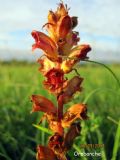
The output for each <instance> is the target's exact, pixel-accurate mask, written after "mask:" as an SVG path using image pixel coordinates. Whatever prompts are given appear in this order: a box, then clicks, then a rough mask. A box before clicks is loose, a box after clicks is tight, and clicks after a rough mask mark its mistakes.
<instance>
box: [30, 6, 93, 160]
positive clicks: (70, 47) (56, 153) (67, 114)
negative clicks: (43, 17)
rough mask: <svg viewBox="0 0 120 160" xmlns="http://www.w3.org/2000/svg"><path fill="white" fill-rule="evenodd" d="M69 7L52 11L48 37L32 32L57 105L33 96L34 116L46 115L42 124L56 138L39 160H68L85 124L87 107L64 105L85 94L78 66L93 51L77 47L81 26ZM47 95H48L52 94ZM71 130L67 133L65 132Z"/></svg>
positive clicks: (39, 152) (39, 151)
mask: <svg viewBox="0 0 120 160" xmlns="http://www.w3.org/2000/svg"><path fill="white" fill-rule="evenodd" d="M68 11H69V8H68V7H67V5H64V4H63V3H60V4H59V6H58V8H57V10H56V11H54V12H53V11H52V10H50V11H49V13H48V17H47V18H48V20H47V23H46V24H45V25H43V27H45V28H46V30H47V32H48V35H46V34H44V33H42V32H39V31H36V30H34V31H32V33H31V34H32V37H33V38H34V40H35V43H34V44H33V45H32V50H35V49H41V50H42V51H43V55H44V57H40V58H39V59H38V60H37V62H38V63H39V65H40V67H39V71H40V73H41V74H42V75H43V76H44V81H43V85H44V87H45V89H47V90H48V91H49V92H50V93H52V94H54V96H55V97H56V100H57V104H54V103H53V102H52V101H51V100H49V99H48V98H46V97H44V96H42V95H34V94H33V95H32V96H31V101H32V103H33V107H32V112H43V113H44V114H43V116H42V117H41V119H40V122H39V124H40V123H41V122H42V121H43V119H46V121H47V123H48V127H49V129H50V130H51V131H52V132H53V135H52V136H51V137H49V139H48V145H47V146H41V145H39V146H38V147H37V155H36V158H37V160H68V159H70V157H69V158H68V155H67V152H68V151H69V150H70V149H71V147H72V144H73V143H74V139H75V138H76V137H77V136H79V135H80V131H81V125H80V121H83V120H86V119H87V118H88V116H87V105H86V104H83V103H79V102H78V103H77V104H74V105H72V106H71V107H70V108H69V109H66V108H65V107H64V106H65V105H64V104H66V103H68V102H69V101H71V100H72V99H73V97H74V95H75V94H76V93H77V92H82V82H83V78H82V77H81V76H80V75H79V74H78V72H77V68H74V67H75V65H76V64H77V63H79V62H80V61H82V60H85V59H87V58H88V57H87V53H88V52H89V51H90V50H91V47H90V46H89V45H88V44H81V45H78V42H79V40H80V38H79V33H78V32H76V31H73V29H74V28H75V27H76V26H77V24H78V19H77V17H75V16H73V17H71V16H70V15H69V13H68ZM72 70H75V71H76V73H77V75H74V76H73V77H72V78H68V77H67V78H66V77H65V75H66V74H68V73H70V72H71V71H72ZM49 92H48V93H49ZM65 128H68V131H67V132H66V131H64V129H65Z"/></svg>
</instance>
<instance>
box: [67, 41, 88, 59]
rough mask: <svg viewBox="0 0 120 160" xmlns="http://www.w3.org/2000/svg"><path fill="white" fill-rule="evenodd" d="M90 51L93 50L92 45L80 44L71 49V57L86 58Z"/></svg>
mask: <svg viewBox="0 0 120 160" xmlns="http://www.w3.org/2000/svg"><path fill="white" fill-rule="evenodd" d="M89 51H91V47H90V46H89V45H88V44H83V45H79V46H77V47H75V48H73V49H72V50H71V53H70V55H69V57H70V58H76V60H84V59H85V58H87V57H86V56H87V53H88V52H89Z"/></svg>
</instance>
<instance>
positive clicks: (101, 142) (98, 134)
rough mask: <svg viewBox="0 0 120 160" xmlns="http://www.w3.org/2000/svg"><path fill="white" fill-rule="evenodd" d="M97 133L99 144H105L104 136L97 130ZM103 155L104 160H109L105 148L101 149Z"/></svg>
mask: <svg viewBox="0 0 120 160" xmlns="http://www.w3.org/2000/svg"><path fill="white" fill-rule="evenodd" d="M96 133H97V136H98V143H99V144H104V143H103V138H102V134H101V132H100V130H99V129H97V130H96ZM101 155H102V160H107V158H106V153H105V148H101Z"/></svg>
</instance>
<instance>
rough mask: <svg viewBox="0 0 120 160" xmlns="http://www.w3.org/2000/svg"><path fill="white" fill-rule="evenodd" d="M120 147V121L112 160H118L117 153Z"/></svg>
mask: <svg viewBox="0 0 120 160" xmlns="http://www.w3.org/2000/svg"><path fill="white" fill-rule="evenodd" d="M119 147H120V120H119V122H118V127H117V131H116V135H115V141H114V146H113V154H112V159H111V160H116V157H117V152H118V150H119Z"/></svg>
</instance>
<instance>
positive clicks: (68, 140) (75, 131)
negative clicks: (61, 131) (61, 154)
mask: <svg viewBox="0 0 120 160" xmlns="http://www.w3.org/2000/svg"><path fill="white" fill-rule="evenodd" d="M80 131H81V126H80V123H73V124H72V125H71V126H70V129H69V131H68V132H67V134H66V135H65V139H64V147H65V148H66V149H67V150H69V149H70V148H71V147H72V145H73V141H74V139H75V138H76V137H77V136H79V135H80Z"/></svg>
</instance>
